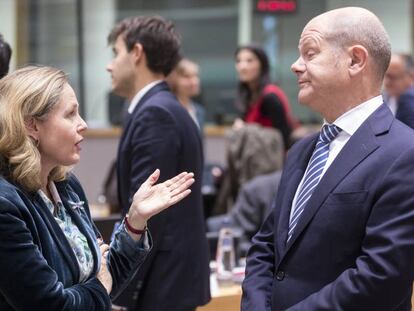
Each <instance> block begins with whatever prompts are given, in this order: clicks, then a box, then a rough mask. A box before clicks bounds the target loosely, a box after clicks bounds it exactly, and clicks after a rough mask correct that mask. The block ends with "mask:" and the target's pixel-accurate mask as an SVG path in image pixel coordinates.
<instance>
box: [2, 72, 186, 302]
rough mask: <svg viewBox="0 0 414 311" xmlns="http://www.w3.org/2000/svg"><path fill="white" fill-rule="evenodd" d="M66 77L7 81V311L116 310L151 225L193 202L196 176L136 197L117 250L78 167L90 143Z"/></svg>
mask: <svg viewBox="0 0 414 311" xmlns="http://www.w3.org/2000/svg"><path fill="white" fill-rule="evenodd" d="M78 109H79V104H78V102H77V100H76V95H75V93H74V91H73V89H72V88H71V86H70V85H69V84H68V80H67V76H66V75H65V73H63V72H62V71H60V70H57V69H54V68H50V67H35V66H31V67H26V68H23V69H20V70H17V71H15V72H13V73H11V74H10V75H8V76H6V77H5V78H3V79H2V80H1V81H0V172H1V176H0V241H1V242H0V275H1V278H0V310H109V309H110V305H111V301H110V295H111V296H115V295H116V294H117V293H118V292H119V291H120V290H121V289H122V287H123V284H125V283H126V282H127V281H128V280H129V279H130V278H131V277H132V276H133V274H134V272H135V271H136V270H137V269H139V267H140V265H141V263H142V262H143V260H144V259H145V256H146V254H147V253H148V252H149V250H150V247H151V238H150V236H149V234H148V233H147V231H146V222H147V220H148V219H149V218H150V217H151V216H153V215H154V214H156V213H158V212H160V211H162V210H164V209H165V208H167V207H168V206H170V205H172V204H175V203H176V202H178V201H180V200H181V199H183V198H184V197H185V196H187V195H188V194H189V193H190V190H189V189H188V187H189V186H190V185H191V184H192V183H193V182H194V179H193V175H192V174H191V173H182V174H180V175H178V176H176V177H174V178H172V179H170V180H168V181H166V182H164V183H161V184H157V185H155V183H156V181H157V179H158V177H159V171H158V170H156V171H155V172H154V173H153V174H152V175H151V176H150V177H149V178H148V180H147V181H146V182H145V183H144V184H143V185H142V186H141V187H140V189H139V190H138V191H137V192H136V194H135V196H134V199H133V202H132V204H131V207H130V210H129V212H128V214H127V217H126V218H125V219H124V220H123V222H122V225H121V226H120V228H119V229H118V231H117V233H116V234H115V239H114V241H113V242H112V243H111V245H106V244H104V243H103V242H102V240H100V238H99V237H100V236H99V233H98V232H97V230H96V228H95V227H94V225H93V222H92V220H91V216H90V213H89V208H88V202H87V200H86V198H85V194H84V192H83V190H82V187H81V185H80V184H79V181H78V180H77V179H76V178H75V177H74V176H73V175H72V174H71V173H70V167H71V166H73V165H75V164H76V163H77V162H78V161H79V156H80V150H81V143H82V141H83V137H82V134H83V132H84V131H85V130H86V128H87V125H86V123H85V122H84V120H83V119H82V118H81V117H80V115H79V112H78Z"/></svg>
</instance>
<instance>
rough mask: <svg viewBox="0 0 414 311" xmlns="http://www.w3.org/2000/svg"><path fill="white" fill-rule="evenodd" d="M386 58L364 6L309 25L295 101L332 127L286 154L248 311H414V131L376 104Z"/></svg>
mask: <svg viewBox="0 0 414 311" xmlns="http://www.w3.org/2000/svg"><path fill="white" fill-rule="evenodd" d="M390 54H391V47H390V43H389V39H388V36H387V34H386V32H385V29H384V27H383V26H382V24H381V22H380V21H379V20H378V18H377V17H376V16H375V15H374V14H373V13H371V12H370V11H368V10H365V9H362V8H355V7H351V8H341V9H337V10H332V11H328V12H326V13H324V14H321V15H319V16H317V17H315V18H314V19H312V20H311V21H310V22H309V23H308V24H307V25H306V26H305V28H304V30H303V32H302V35H301V37H300V40H299V58H298V59H297V60H296V62H295V63H294V64H293V65H292V70H293V72H294V73H295V74H296V75H297V79H298V83H299V93H298V99H299V101H300V102H301V103H302V104H304V105H306V106H308V107H310V108H312V109H313V110H316V111H317V112H319V113H320V114H321V115H322V116H323V117H324V119H325V124H324V126H323V128H322V130H321V133H320V134H319V135H312V136H311V137H309V138H304V139H303V140H301V141H299V142H298V143H296V144H295V145H294V146H293V147H292V148H291V150H290V151H289V153H288V156H287V159H286V163H285V167H284V171H283V174H282V179H281V183H280V186H279V190H278V195H277V198H276V201H275V203H274V206H273V210H272V214H271V215H270V216H269V218H268V219H267V220H266V221H265V223H264V225H263V226H262V228H261V230H260V231H259V233H258V234H257V235H256V236H255V237H254V238H253V243H254V244H253V246H252V248H251V249H250V251H249V255H248V258H247V269H246V278H245V281H244V283H243V298H242V310H246V311H247V310H248V311H255V310H273V311H276V310H290V311H291V310H312V311H314V310H377V311H378V310H405V311H409V310H411V292H412V283H413V276H414V264H413V263H414V226H413V224H414V193H413V185H414V165H413V159H414V131H412V130H411V129H409V128H408V127H406V126H404V125H403V124H402V123H401V122H400V121H398V120H396V119H395V118H394V117H393V115H392V113H391V112H390V110H389V108H388V107H387V106H386V105H384V104H383V100H382V97H381V95H380V92H381V86H382V81H383V77H384V74H385V71H386V70H387V67H388V64H389V59H390ZM318 136H319V137H318Z"/></svg>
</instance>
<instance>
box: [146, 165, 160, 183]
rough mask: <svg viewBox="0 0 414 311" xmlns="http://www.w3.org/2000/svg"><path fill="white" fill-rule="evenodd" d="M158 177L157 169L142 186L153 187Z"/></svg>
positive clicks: (158, 171)
mask: <svg viewBox="0 0 414 311" xmlns="http://www.w3.org/2000/svg"><path fill="white" fill-rule="evenodd" d="M159 177H160V170H159V169H158V168H157V169H156V170H155V171H154V172H153V173H152V174H151V175H150V176H149V177H148V178H147V180H146V181H145V182H144V184H148V185H150V186H152V185H154V184H155V183H156V182H157V180H158V178H159Z"/></svg>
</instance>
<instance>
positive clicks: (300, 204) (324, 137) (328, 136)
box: [287, 124, 341, 242]
mask: <svg viewBox="0 0 414 311" xmlns="http://www.w3.org/2000/svg"><path fill="white" fill-rule="evenodd" d="M340 132H341V129H340V128H339V127H337V126H336V125H334V124H330V125H328V124H326V125H324V126H323V127H322V130H321V132H320V134H319V139H318V142H317V143H316V146H315V150H314V151H313V154H312V157H311V159H310V161H309V164H308V169H307V171H306V175H305V178H304V179H303V183H302V187H301V189H300V191H299V193H298V196H297V199H296V204H295V206H294V207H293V208H294V210H293V214H291V215H292V217H291V218H290V222H289V231H288V238H287V242H289V240H290V238H291V237H292V235H293V232H294V230H295V227H296V225H297V223H298V221H299V219H300V216H301V215H302V212H303V210H304V209H305V207H306V203H307V202H308V201H309V199H310V197H311V196H312V193H313V190H315V188H316V186H317V185H318V183H319V180H320V179H321V175H322V172H323V168H324V167H325V164H326V161H327V160H328V155H329V144H330V142H331V141H332V140H333V139H334V138H335V137H336V136H337V135H338V134H339V133H340Z"/></svg>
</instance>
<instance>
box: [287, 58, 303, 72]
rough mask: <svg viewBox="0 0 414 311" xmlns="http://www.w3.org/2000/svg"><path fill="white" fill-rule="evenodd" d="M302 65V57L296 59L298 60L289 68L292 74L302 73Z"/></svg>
mask: <svg viewBox="0 0 414 311" xmlns="http://www.w3.org/2000/svg"><path fill="white" fill-rule="evenodd" d="M303 68H304V64H303V60H302V57H298V59H297V60H296V61H295V62H294V63H293V64H292V66H290V70H292V72H293V73H298V72H301V71H303Z"/></svg>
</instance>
